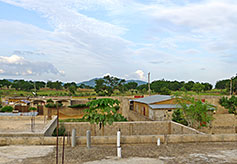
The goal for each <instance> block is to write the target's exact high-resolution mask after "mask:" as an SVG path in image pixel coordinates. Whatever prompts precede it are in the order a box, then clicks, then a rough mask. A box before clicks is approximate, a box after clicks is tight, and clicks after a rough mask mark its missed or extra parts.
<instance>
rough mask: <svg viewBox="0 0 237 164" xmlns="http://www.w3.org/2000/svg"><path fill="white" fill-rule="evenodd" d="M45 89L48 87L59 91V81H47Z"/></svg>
mask: <svg viewBox="0 0 237 164" xmlns="http://www.w3.org/2000/svg"><path fill="white" fill-rule="evenodd" d="M47 87H49V88H51V89H56V90H59V89H62V88H63V86H62V82H61V81H55V82H52V81H48V82H47Z"/></svg>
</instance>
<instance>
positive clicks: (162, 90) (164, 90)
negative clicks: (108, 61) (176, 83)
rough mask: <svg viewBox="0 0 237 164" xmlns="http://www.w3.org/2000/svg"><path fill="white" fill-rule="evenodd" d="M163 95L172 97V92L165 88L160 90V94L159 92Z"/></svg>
mask: <svg viewBox="0 0 237 164" xmlns="http://www.w3.org/2000/svg"><path fill="white" fill-rule="evenodd" d="M159 93H160V94H161V95H170V94H171V91H170V90H169V89H168V88H166V87H163V88H161V89H160V92H159Z"/></svg>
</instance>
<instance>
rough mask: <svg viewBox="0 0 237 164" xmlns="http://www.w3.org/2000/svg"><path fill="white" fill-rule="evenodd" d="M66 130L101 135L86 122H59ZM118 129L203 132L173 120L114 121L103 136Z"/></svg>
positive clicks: (127, 132) (155, 132)
mask: <svg viewBox="0 0 237 164" xmlns="http://www.w3.org/2000/svg"><path fill="white" fill-rule="evenodd" d="M61 124H63V126H64V127H65V128H66V131H67V132H71V131H72V129H76V134H77V136H85V135H86V131H87V130H91V134H92V136H102V130H101V129H99V126H98V125H95V124H90V123H88V122H66V123H61ZM119 129H120V131H121V133H122V135H124V136H131V135H164V134H203V133H201V132H199V131H197V130H195V129H192V128H189V127H186V126H183V125H181V124H178V123H175V122H173V121H136V122H114V123H113V125H106V126H105V127H104V136H114V135H116V134H117V131H118V130H119Z"/></svg>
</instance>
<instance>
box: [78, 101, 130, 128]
mask: <svg viewBox="0 0 237 164" xmlns="http://www.w3.org/2000/svg"><path fill="white" fill-rule="evenodd" d="M119 103H120V102H119V101H118V100H113V99H110V98H103V99H98V100H93V101H91V102H88V103H87V104H88V105H89V109H85V110H84V112H85V114H84V116H83V119H84V120H86V121H88V122H90V123H91V124H94V123H96V124H98V125H99V126H100V128H101V127H104V126H105V125H106V124H109V125H111V124H112V123H113V122H114V121H127V120H126V118H124V117H123V116H122V115H121V114H119V113H117V110H118V107H117V106H118V105H119Z"/></svg>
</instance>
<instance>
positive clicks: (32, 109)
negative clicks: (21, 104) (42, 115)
mask: <svg viewBox="0 0 237 164" xmlns="http://www.w3.org/2000/svg"><path fill="white" fill-rule="evenodd" d="M28 110H29V111H37V108H35V107H30V108H29V109H28Z"/></svg>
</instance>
